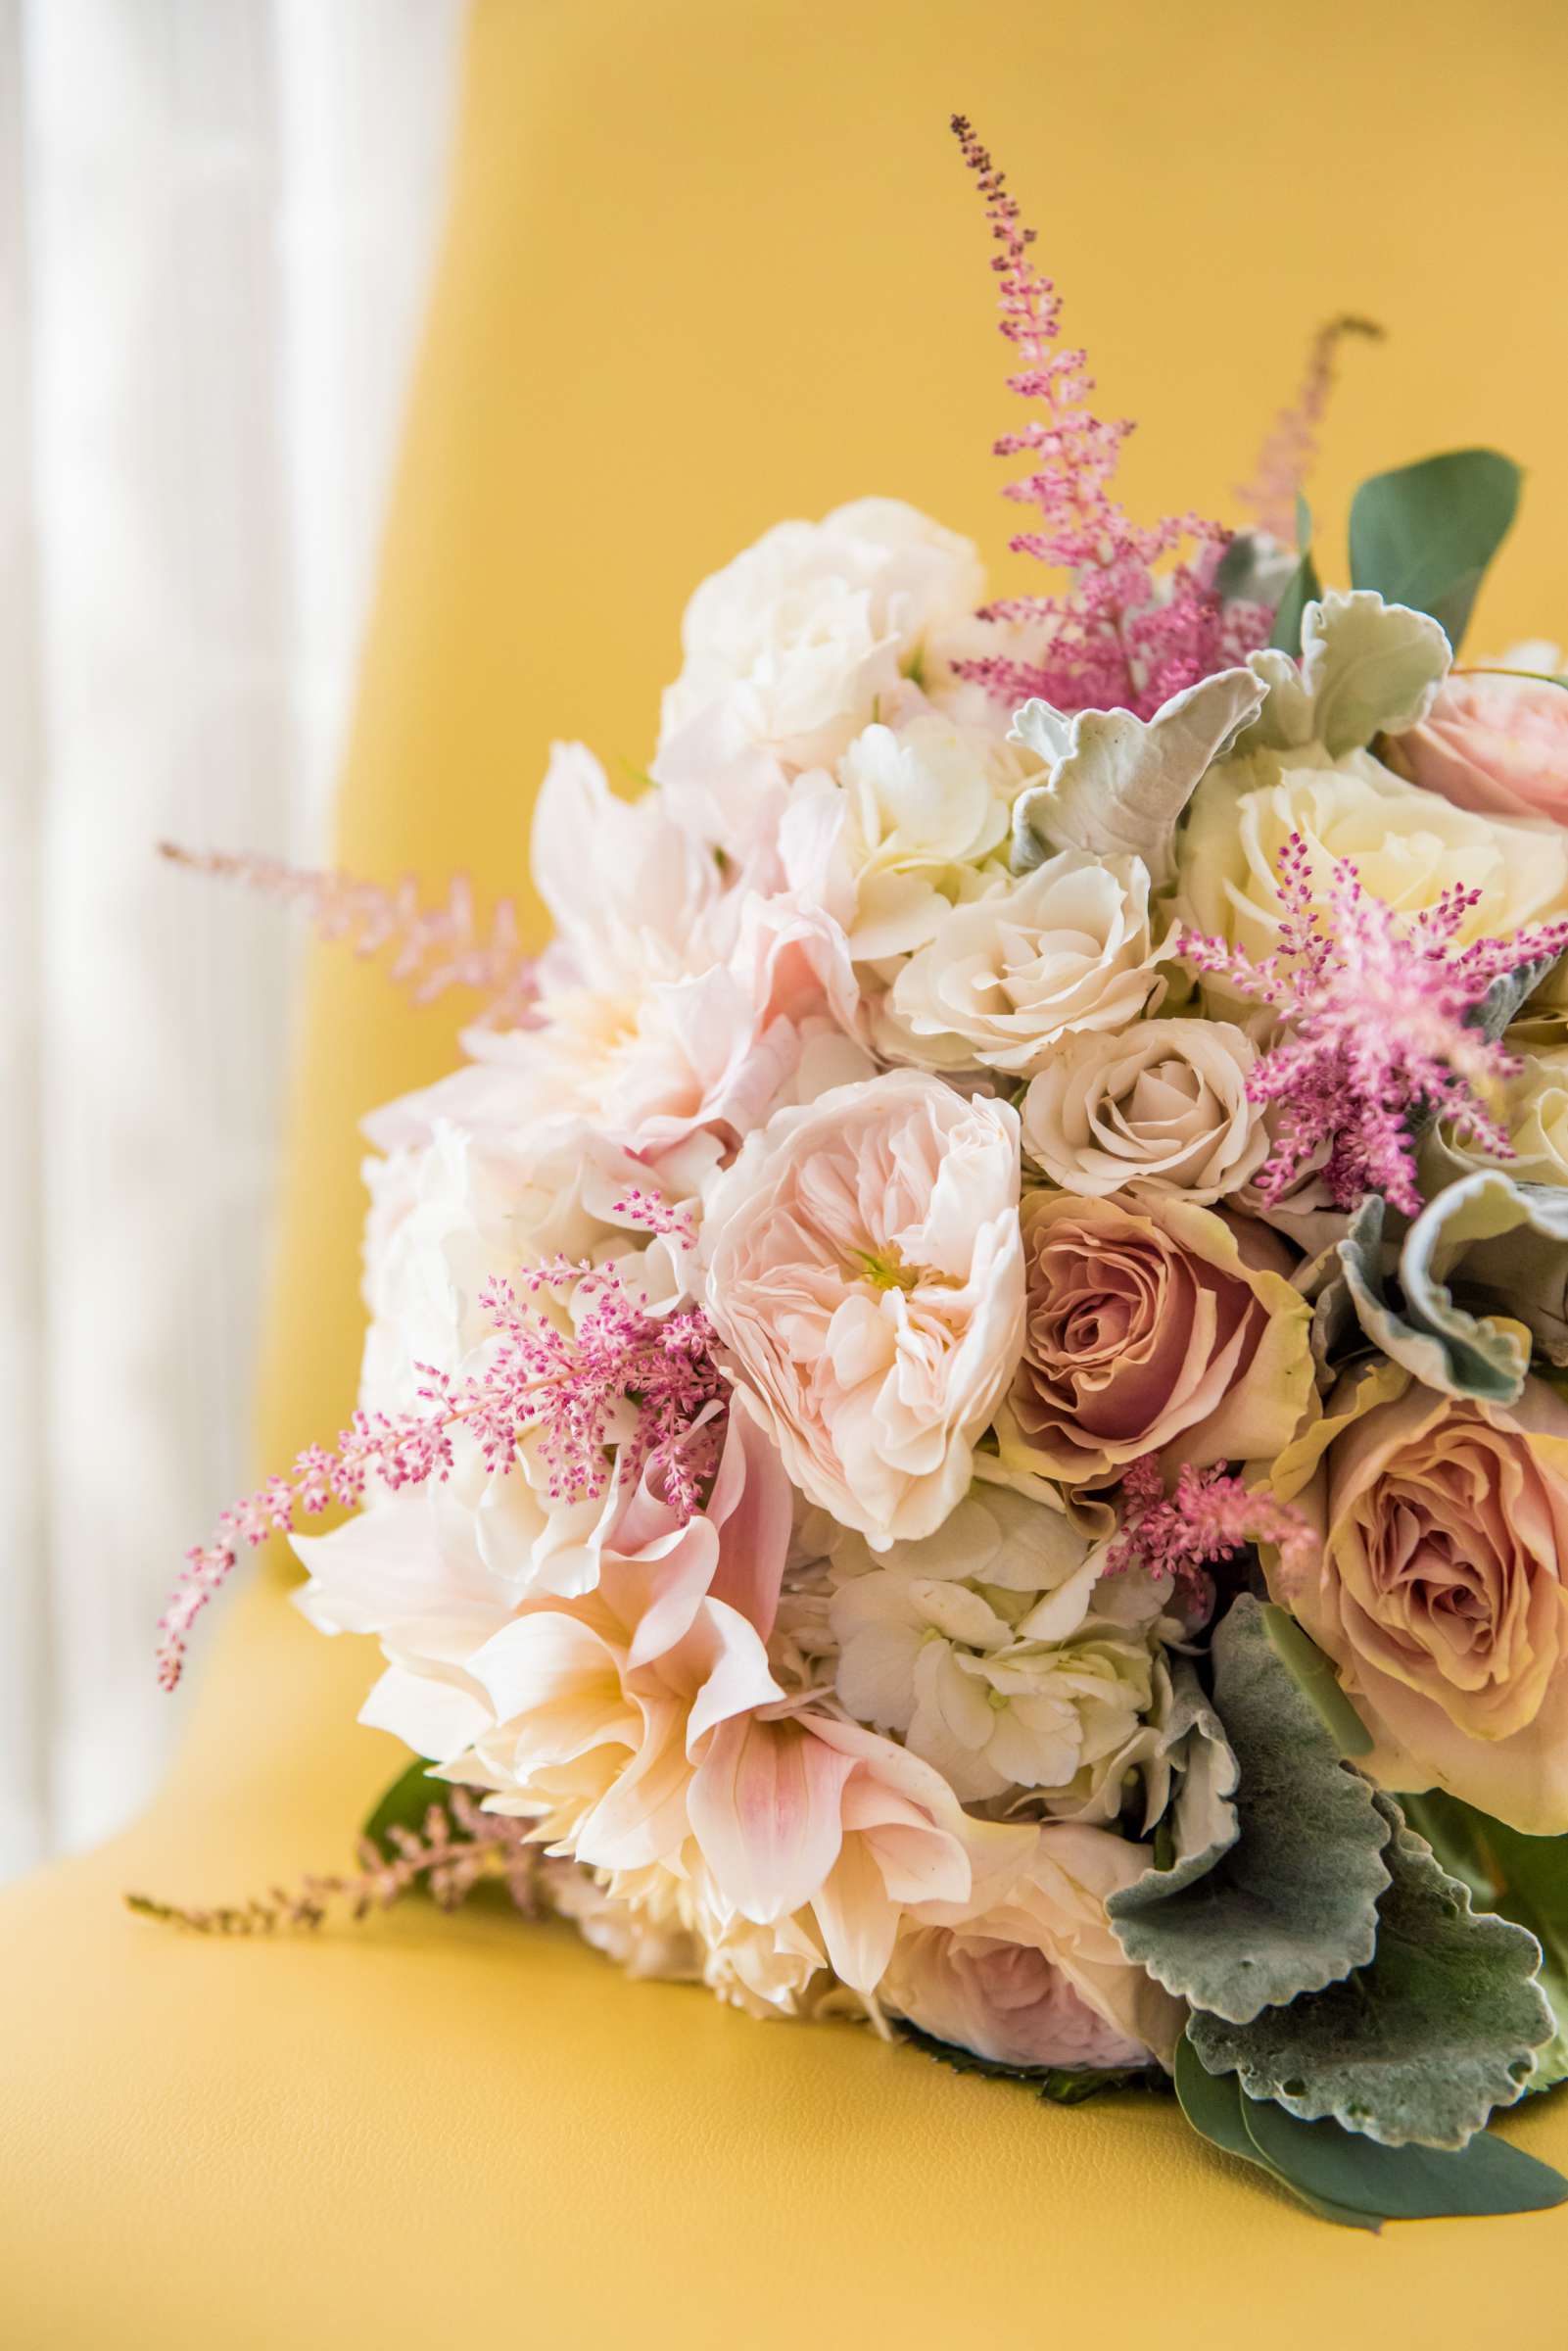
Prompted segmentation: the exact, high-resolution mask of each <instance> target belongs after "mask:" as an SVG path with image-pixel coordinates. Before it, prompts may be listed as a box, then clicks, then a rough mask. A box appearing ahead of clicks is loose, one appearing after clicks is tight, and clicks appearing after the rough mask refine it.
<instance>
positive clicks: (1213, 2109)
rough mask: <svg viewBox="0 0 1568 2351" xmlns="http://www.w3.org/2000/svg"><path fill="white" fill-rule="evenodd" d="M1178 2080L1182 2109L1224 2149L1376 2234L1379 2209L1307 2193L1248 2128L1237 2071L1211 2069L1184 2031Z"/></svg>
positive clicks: (1341, 2219) (1317, 2206) (1331, 2217)
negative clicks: (1362, 2208)
mask: <svg viewBox="0 0 1568 2351" xmlns="http://www.w3.org/2000/svg"><path fill="white" fill-rule="evenodd" d="M1175 2083H1176V2097H1177V2100H1178V2102H1179V2104H1180V2107H1181V2111H1182V2113H1183V2114H1184V2115H1185V2116H1186V2118H1187V2120H1188V2122H1189V2123H1191V2125H1192V2127H1193V2129H1194V2130H1195V2131H1196V2132H1198V2133H1199V2135H1201V2136H1202V2137H1204V2138H1207V2139H1209V2140H1210V2141H1212V2144H1213V2145H1214V2146H1216V2147H1219V2148H1222V2149H1223V2151H1224V2152H1225V2154H1227V2155H1234V2156H1236V2157H1237V2158H1238V2159H1239V2160H1240V2161H1241V2162H1242V2163H1250V2164H1254V2165H1256V2166H1257V2167H1258V2168H1259V2170H1260V2171H1264V2172H1266V2173H1267V2174H1268V2176H1269V2178H1270V2179H1271V2180H1276V2181H1278V2183H1279V2184H1280V2186H1281V2187H1285V2188H1288V2189H1289V2190H1290V2192H1291V2194H1292V2195H1294V2196H1299V2197H1300V2198H1301V2200H1302V2202H1303V2203H1304V2204H1307V2205H1308V2206H1309V2207H1310V2209H1311V2210H1312V2211H1313V2212H1315V2213H1316V2214H1317V2215H1318V2217H1319V2219H1321V2220H1325V2221H1335V2222H1337V2223H1338V2224H1339V2225H1340V2227H1341V2228H1345V2229H1369V2230H1370V2231H1372V2233H1373V2235H1374V2236H1375V2235H1376V2234H1377V2232H1378V2231H1379V2230H1380V2229H1381V2228H1382V2226H1383V2222H1382V2217H1381V2215H1380V2214H1378V2213H1375V2212H1363V2211H1358V2210H1356V2209H1355V2208H1354V2207H1353V2206H1351V2205H1347V2204H1336V2203H1333V2202H1331V2201H1330V2200H1329V2199H1328V2198H1327V2197H1324V2196H1313V2195H1308V2193H1307V2190H1306V2189H1305V2188H1303V2187H1300V2186H1298V2184H1297V2183H1296V2182H1295V2181H1294V2180H1291V2179H1289V2178H1287V2176H1286V2175H1285V2173H1283V2172H1282V2171H1279V2170H1278V2169H1277V2168H1276V2167H1275V2165H1273V2164H1272V2163H1270V2162H1269V2161H1268V2159H1267V2157H1266V2156H1265V2155H1264V2154H1263V2152H1262V2150H1261V2148H1260V2147H1259V2145H1258V2144H1257V2142H1256V2141H1255V2140H1254V2138H1253V2137H1252V2135H1251V2134H1250V2133H1249V2131H1248V2129H1247V2125H1246V2122H1245V2120H1244V2118H1243V2114H1242V2109H1243V2107H1244V2105H1245V2104H1246V2100H1245V2099H1244V2098H1243V2096H1242V2094H1241V2086H1240V2084H1239V2083H1238V2082H1237V2080H1236V2077H1235V2075H1234V2074H1211V2073H1208V2072H1206V2071H1205V2069H1204V2067H1203V2065H1202V2064H1201V2063H1200V2062H1199V2059H1198V2056H1197V2054H1196V2052H1195V2051H1194V2049H1193V2046H1192V2043H1191V2042H1190V2041H1189V2040H1188V2039H1187V2037H1186V2035H1185V2034H1183V2035H1182V2037H1181V2039H1180V2040H1178V2041H1177V2043H1176V2060H1175Z"/></svg>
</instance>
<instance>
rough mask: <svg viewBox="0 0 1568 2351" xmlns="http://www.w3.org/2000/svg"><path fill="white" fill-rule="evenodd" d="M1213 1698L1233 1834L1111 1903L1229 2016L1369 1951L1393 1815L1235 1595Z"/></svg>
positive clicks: (1179, 1986) (1177, 1983)
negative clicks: (1229, 1775)
mask: <svg viewBox="0 0 1568 2351" xmlns="http://www.w3.org/2000/svg"><path fill="white" fill-rule="evenodd" d="M1212 1655H1213V1666H1214V1710H1215V1712H1216V1713H1217V1714H1218V1716H1219V1719H1220V1721H1221V1723H1222V1724H1223V1725H1224V1729H1225V1735H1226V1737H1227V1738H1228V1740H1229V1742H1230V1745H1231V1747H1232V1749H1233V1750H1234V1751H1235V1759H1236V1762H1237V1764H1238V1766H1239V1770H1240V1778H1239V1783H1238V1785H1237V1788H1236V1794H1235V1813H1236V1830H1237V1833H1236V1836H1235V1838H1234V1840H1233V1842H1231V1843H1230V1844H1229V1845H1228V1846H1226V1847H1223V1848H1222V1849H1221V1850H1220V1851H1219V1852H1218V1853H1217V1854H1214V1855H1212V1857H1210V1858H1208V1859H1207V1865H1206V1866H1204V1867H1203V1868H1201V1869H1195V1868H1190V1867H1189V1868H1188V1869H1187V1870H1185V1871H1183V1870H1182V1869H1181V1868H1180V1867H1179V1865H1178V1868H1177V1869H1174V1870H1165V1871H1160V1870H1147V1871H1145V1873H1144V1875H1143V1876H1142V1877H1141V1878H1139V1879H1138V1880H1137V1881H1136V1882H1135V1883H1134V1884H1133V1885H1131V1886H1128V1887H1126V1888H1124V1889H1123V1890H1122V1891H1121V1892H1119V1893H1117V1894H1114V1895H1112V1896H1111V1897H1110V1900H1109V1901H1108V1903H1107V1910H1108V1912H1109V1915H1110V1918H1111V1922H1112V1927H1113V1929H1114V1931H1115V1933H1116V1936H1117V1941H1118V1942H1119V1943H1120V1944H1121V1947H1122V1949H1123V1951H1124V1952H1125V1953H1126V1955H1127V1957H1128V1958H1129V1959H1130V1960H1132V1961H1133V1962H1134V1963H1135V1964H1136V1965H1137V1966H1139V1967H1144V1968H1147V1970H1148V1971H1149V1973H1150V1975H1152V1976H1153V1977H1154V1979H1155V1981H1156V1982H1157V1983H1158V1984H1162V1985H1163V1986H1164V1989H1165V1990H1166V1991H1171V1992H1175V1993H1176V1994H1177V1995H1178V1996H1180V1997H1182V1998H1184V1999H1188V2000H1190V2001H1192V2003H1193V2004H1194V2006H1195V2007H1198V2008H1205V2009H1210V2010H1212V2011H1213V2013H1214V2014H1216V2015H1217V2016H1221V2017H1225V2018H1228V2019H1230V2020H1232V2021H1233V2022H1236V2023H1246V2022H1247V2021H1249V2020H1250V2019H1251V2018H1253V2017H1255V2016H1257V2015H1258V2013H1259V2010H1260V2009H1263V2008H1268V2007H1274V2006H1277V2005H1279V2004H1280V2003H1281V2002H1283V2001H1287V2000H1292V1999H1294V1998H1296V1996H1297V1994H1298V1993H1300V1992H1303V1991H1320V1990H1321V1989H1322V1987H1323V1986H1324V1985H1326V1984H1332V1983H1335V1982H1337V1981H1338V1979H1339V1978H1340V1977H1342V1976H1344V1975H1347V1974H1349V1972H1350V1970H1351V1969H1352V1968H1354V1967H1362V1966H1364V1965H1365V1964H1366V1962H1367V1960H1368V1959H1370V1958H1371V1956H1372V1951H1373V1948H1374V1945H1375V1943H1376V1939H1377V1897H1378V1895H1379V1894H1380V1893H1381V1892H1382V1891H1383V1888H1384V1887H1385V1886H1386V1885H1387V1884H1388V1871H1387V1870H1386V1868H1385V1867H1384V1865H1383V1861H1382V1858H1381V1855H1382V1850H1383V1847H1384V1846H1385V1845H1386V1844H1387V1842H1388V1835H1389V1831H1388V1824H1387V1822H1386V1821H1385V1820H1384V1819H1383V1818H1382V1817H1381V1815H1380V1814H1379V1813H1378V1812H1377V1810H1376V1809H1375V1807H1374V1805H1373V1801H1372V1791H1371V1789H1370V1788H1368V1787H1367V1785H1366V1783H1365V1782H1364V1781H1363V1780H1359V1779H1356V1778H1354V1776H1353V1775H1352V1774H1351V1773H1350V1772H1348V1771H1346V1770H1344V1769H1343V1768H1342V1766H1341V1763H1340V1759H1339V1754H1338V1751H1337V1750H1336V1748H1335V1745H1334V1742H1333V1740H1332V1739H1331V1738H1330V1737H1329V1734H1328V1732H1327V1731H1326V1730H1325V1729H1324V1727H1323V1724H1322V1721H1321V1720H1320V1718H1319V1716H1318V1714H1317V1712H1316V1710H1315V1708H1314V1707H1313V1706H1312V1705H1311V1704H1310V1703H1309V1702H1308V1701H1307V1698H1306V1697H1304V1695H1303V1693H1302V1692H1301V1690H1299V1689H1298V1687H1297V1685H1296V1683H1295V1681H1294V1680H1293V1679H1292V1677H1291V1675H1290V1674H1289V1672H1288V1671H1287V1670H1286V1668H1285V1666H1284V1665H1283V1664H1282V1663H1281V1661H1280V1659H1279V1657H1278V1656H1277V1655H1276V1654H1275V1652H1274V1648H1273V1645H1272V1644H1271V1642H1270V1641H1269V1638H1268V1633H1267V1630H1266V1628H1265V1624H1264V1619H1263V1613H1262V1610H1261V1608H1260V1607H1259V1604H1258V1602H1257V1601H1256V1600H1254V1599H1253V1598H1252V1597H1251V1596H1250V1595H1248V1594H1243V1595H1242V1597H1241V1598H1240V1599H1239V1600H1237V1601H1235V1602H1234V1603H1233V1605H1232V1607H1231V1609H1230V1612H1229V1614H1228V1615H1227V1616H1226V1617H1225V1618H1224V1619H1223V1621H1222V1622H1221V1623H1220V1624H1219V1626H1218V1627H1217V1629H1216V1630H1215V1633H1214V1636H1213V1644H1212Z"/></svg>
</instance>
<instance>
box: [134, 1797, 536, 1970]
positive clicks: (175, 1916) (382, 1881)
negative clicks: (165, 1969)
mask: <svg viewBox="0 0 1568 2351" xmlns="http://www.w3.org/2000/svg"><path fill="white" fill-rule="evenodd" d="M529 1827H530V1824H529V1823H528V1822H527V1821H525V1820H513V1819H510V1818H508V1817H507V1816H506V1815H504V1814H499V1813H495V1812H485V1811H482V1810H481V1809H480V1807H479V1805H478V1804H477V1803H476V1802H475V1800H474V1799H473V1798H472V1797H471V1796H470V1795H468V1793H467V1792H466V1790H464V1789H461V1788H458V1789H454V1790H453V1791H452V1794H451V1798H450V1799H449V1801H448V1802H447V1803H446V1804H432V1805H431V1806H430V1808H429V1810H428V1811H427V1812H426V1814H425V1817H424V1823H423V1827H422V1829H420V1830H414V1829H406V1828H403V1827H394V1828H391V1829H389V1830H388V1831H387V1842H388V1844H389V1845H390V1846H391V1847H392V1850H391V1851H390V1852H386V1851H383V1850H382V1848H381V1847H379V1846H378V1845H376V1844H375V1843H374V1841H373V1840H372V1839H371V1838H369V1837H362V1838H361V1839H360V1840H359V1845H358V1848H357V1852H358V1862H359V1866H358V1868H357V1869H356V1870H355V1871H353V1872H352V1873H334V1874H332V1875H330V1876H313V1877H308V1878H305V1879H303V1880H302V1881H301V1883H300V1885H299V1886H298V1887H295V1888H288V1887H283V1886H274V1887H272V1888H270V1889H269V1891H268V1892H267V1894H266V1895H251V1896H250V1897H249V1898H248V1899H247V1900H246V1901H243V1902H239V1903H219V1904H214V1905H211V1906H209V1905H205V1904H199V1903H190V1904H185V1903H180V1902H166V1901H163V1900H161V1899H159V1898H158V1897H157V1896H156V1895H148V1894H127V1895H126V1896H125V1907H126V1908H127V1909H128V1910H134V1911H135V1912H136V1914H137V1915H138V1917H141V1918H151V1919H157V1920H158V1921H159V1922H160V1923H161V1924H163V1925H165V1926H176V1927H184V1928H186V1929H188V1930H189V1932H190V1933H192V1934H194V1935H271V1934H274V1933H275V1932H276V1931H277V1929H278V1928H279V1927H319V1926H321V1925H322V1924H323V1923H324V1921H325V1920H326V1919H327V1917H328V1916H329V1915H330V1913H331V1911H332V1909H333V1908H334V1907H335V1906H338V1905H341V1906H342V1907H343V1908H345V1909H346V1910H347V1912H348V1914H349V1916H350V1917H351V1918H354V1919H362V1918H367V1917H368V1916H369V1915H370V1913H371V1911H373V1910H390V1909H391V1907H392V1905H393V1903H394V1902H397V1901H401V1900H402V1899H403V1897H404V1895H406V1894H411V1893H412V1892H413V1891H414V1889H415V1888H416V1887H418V1886H420V1885H423V1886H424V1888H425V1891H426V1892H427V1893H428V1894H429V1895H431V1896H432V1898H433V1899H434V1900H435V1901H436V1902H437V1903H438V1904H439V1905H440V1907H441V1908H442V1909H443V1910H455V1909H456V1908H457V1906H458V1904H459V1903H460V1902H462V1901H464V1900H465V1899H466V1898H467V1896H468V1895H470V1894H471V1893H472V1892H473V1890H474V1888H475V1887H476V1886H477V1885H479V1884H480V1883H481V1882H482V1881H483V1880H485V1879H487V1878H489V1879H499V1880H500V1881H501V1882H502V1883H503V1884H504V1885H505V1887H506V1890H507V1892H508V1893H509V1894H510V1895H511V1897H512V1900H513V1902H514V1903H515V1904H516V1906H517V1908H518V1909H519V1910H521V1911H524V1912H525V1913H532V1912H533V1911H534V1910H535V1909H536V1908H537V1906H538V1889H537V1877H538V1870H539V1853H538V1848H537V1847H535V1846H533V1845H531V1844H530V1842H529Z"/></svg>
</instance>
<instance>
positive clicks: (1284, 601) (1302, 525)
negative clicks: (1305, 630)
mask: <svg viewBox="0 0 1568 2351" xmlns="http://www.w3.org/2000/svg"><path fill="white" fill-rule="evenodd" d="M1296 557H1297V559H1296V566H1295V569H1294V570H1293V571H1292V572H1291V574H1290V576H1289V578H1288V579H1286V580H1284V581H1283V582H1282V583H1281V585H1280V589H1279V593H1278V595H1277V596H1276V597H1275V598H1274V599H1273V602H1274V605H1275V611H1274V626H1273V628H1272V630H1271V631H1270V632H1269V639H1268V642H1269V645H1270V646H1271V647H1272V648H1273V649H1274V650H1275V651H1276V652H1281V653H1289V654H1291V655H1292V656H1293V657H1294V656H1295V655H1296V654H1297V653H1299V652H1300V651H1301V649H1302V620H1303V616H1304V615H1305V613H1306V611H1307V605H1308V604H1310V603H1315V602H1316V600H1317V599H1318V598H1319V597H1320V596H1321V595H1322V593H1323V584H1322V582H1321V580H1319V578H1318V576H1317V565H1316V564H1315V563H1314V562H1313V561H1312V509H1311V507H1310V506H1309V505H1308V504H1307V501H1306V499H1305V498H1303V496H1302V494H1301V492H1300V491H1298V492H1297V493H1296Z"/></svg>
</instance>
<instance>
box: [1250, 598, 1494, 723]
mask: <svg viewBox="0 0 1568 2351" xmlns="http://www.w3.org/2000/svg"><path fill="white" fill-rule="evenodd" d="M1449 658H1450V655H1449V641H1448V639H1447V638H1446V637H1445V636H1444V634H1443V631H1442V630H1441V629H1440V628H1439V626H1438V624H1437V622H1436V621H1435V620H1431V619H1429V618H1428V616H1427V615H1426V614H1425V613H1424V612H1412V611H1410V610H1409V609H1408V608H1407V607H1406V606H1405V605H1403V604H1386V603H1385V602H1384V601H1383V599H1382V598H1381V597H1380V596H1371V595H1367V594H1363V593H1360V592H1357V593H1354V594H1352V595H1346V594H1345V593H1344V592H1343V591H1341V590H1339V589H1330V591H1329V593H1328V594H1327V595H1326V596H1324V597H1321V598H1319V599H1318V600H1316V601H1315V602H1313V603H1309V604H1308V605H1307V608H1306V611H1305V613H1304V615H1303V618H1302V652H1301V661H1300V664H1299V665H1298V664H1297V663H1296V662H1294V661H1292V660H1291V659H1290V658H1289V656H1288V655H1287V654H1285V653H1282V652H1279V651H1277V650H1272V649H1270V650H1266V651H1263V652H1260V653H1254V654H1252V655H1251V657H1250V660H1249V667H1250V668H1251V669H1252V671H1253V674H1254V675H1255V676H1256V677H1257V678H1258V679H1259V680H1260V682H1261V683H1262V684H1263V685H1264V686H1266V687H1267V689H1268V698H1267V700H1266V702H1265V703H1264V704H1263V707H1262V710H1261V711H1260V712H1259V716H1258V718H1257V719H1256V720H1255V721H1254V723H1253V724H1252V725H1251V726H1250V727H1248V729H1247V731H1246V733H1245V734H1244V735H1243V736H1242V738H1241V740H1240V743H1239V744H1238V746H1237V747H1238V748H1239V749H1241V750H1244V751H1252V750H1279V751H1286V750H1294V749H1299V748H1300V747H1301V746H1302V745H1303V744H1308V743H1320V744H1323V746H1324V747H1325V749H1326V750H1327V751H1328V752H1329V753H1330V755H1331V756H1332V757H1334V758H1336V759H1338V758H1340V757H1342V756H1343V755H1344V753H1345V752H1347V751H1354V750H1359V749H1360V748H1361V747H1362V746H1363V745H1364V744H1368V743H1370V742H1371V740H1372V738H1373V736H1374V735H1380V734H1381V735H1397V734H1400V733H1402V731H1403V729H1404V728H1406V727H1413V726H1414V725H1415V724H1416V723H1417V721H1418V720H1420V719H1422V718H1424V717H1425V716H1426V713H1427V711H1428V710H1429V709H1430V708H1431V706H1432V697H1433V696H1434V695H1435V694H1436V693H1437V690H1438V687H1439V686H1440V684H1441V683H1442V681H1443V679H1444V677H1445V676H1446V675H1447V673H1448V668H1449Z"/></svg>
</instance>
